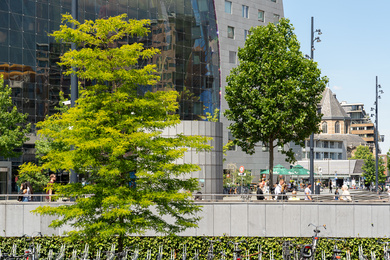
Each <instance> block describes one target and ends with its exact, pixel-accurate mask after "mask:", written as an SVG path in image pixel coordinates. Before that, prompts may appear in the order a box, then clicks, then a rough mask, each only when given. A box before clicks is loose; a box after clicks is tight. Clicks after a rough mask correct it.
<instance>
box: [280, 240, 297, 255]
mask: <svg viewBox="0 0 390 260" xmlns="http://www.w3.org/2000/svg"><path fill="white" fill-rule="evenodd" d="M294 246H295V245H294V244H293V243H291V241H284V242H283V245H282V255H283V260H294V259H296V250H295V247H294Z"/></svg>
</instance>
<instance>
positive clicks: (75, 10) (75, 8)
mask: <svg viewBox="0 0 390 260" xmlns="http://www.w3.org/2000/svg"><path fill="white" fill-rule="evenodd" d="M78 14H79V1H78V0H72V17H73V19H75V20H76V21H78V19H79V17H78ZM71 49H72V50H76V44H75V43H74V42H72V43H71ZM74 69H75V68H74ZM70 86H71V87H70V104H71V107H74V106H75V103H76V100H77V98H78V96H79V88H78V84H77V76H76V74H74V73H73V74H72V75H71V78H70ZM71 149H72V150H73V149H74V147H71ZM69 182H70V183H77V182H78V178H77V173H76V172H75V171H74V170H73V169H71V170H70V177H69Z"/></svg>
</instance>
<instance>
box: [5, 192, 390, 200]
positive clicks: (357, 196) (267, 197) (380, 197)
mask: <svg viewBox="0 0 390 260" xmlns="http://www.w3.org/2000/svg"><path fill="white" fill-rule="evenodd" d="M19 196H20V195H19V194H0V202H2V201H6V202H16V203H32V202H47V203H53V202H60V203H64V202H65V203H66V202H72V201H74V200H72V199H71V198H69V197H58V195H49V194H32V195H31V197H32V198H31V201H29V202H22V201H18V198H19ZM22 196H23V195H22ZM51 196H53V197H54V196H55V200H54V198H53V199H51V200H50V199H49V197H51ZM90 196H93V194H87V195H84V197H90ZM79 197H80V196H79ZM261 197H263V199H261ZM310 197H311V200H309V199H308V198H307V196H306V195H305V194H297V195H292V194H283V195H280V194H279V195H275V194H263V195H259V194H255V193H247V194H199V193H197V194H193V199H194V201H195V202H202V203H203V202H221V203H222V202H250V203H269V202H274V203H275V202H277V203H295V202H307V203H313V202H316V203H322V202H334V203H367V202H370V203H390V196H389V195H387V194H386V193H382V194H376V193H371V192H370V193H367V194H351V195H349V196H347V197H346V198H344V196H343V195H337V196H335V195H334V194H330V193H325V194H312V195H310Z"/></svg>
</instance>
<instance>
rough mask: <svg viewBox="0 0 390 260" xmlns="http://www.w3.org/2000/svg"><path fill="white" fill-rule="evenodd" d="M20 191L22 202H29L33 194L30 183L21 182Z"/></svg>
mask: <svg viewBox="0 0 390 260" xmlns="http://www.w3.org/2000/svg"><path fill="white" fill-rule="evenodd" d="M20 190H21V191H22V192H21V194H23V198H22V202H29V201H31V194H33V190H32V187H31V184H30V182H28V181H26V182H23V183H22V185H21V186H20Z"/></svg>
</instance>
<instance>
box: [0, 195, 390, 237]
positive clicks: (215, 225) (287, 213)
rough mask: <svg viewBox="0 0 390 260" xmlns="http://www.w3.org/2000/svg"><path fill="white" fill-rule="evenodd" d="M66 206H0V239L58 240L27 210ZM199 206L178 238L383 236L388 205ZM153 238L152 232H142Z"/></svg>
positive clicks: (388, 230)
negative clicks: (195, 221)
mask: <svg viewBox="0 0 390 260" xmlns="http://www.w3.org/2000/svg"><path fill="white" fill-rule="evenodd" d="M70 203H71V202H66V203H64V202H54V203H53V202H52V203H43V202H26V203H23V202H15V201H1V202H0V232H1V233H0V236H22V235H24V234H31V233H32V232H36V231H41V232H42V234H45V235H62V234H63V232H64V231H69V230H70V227H62V228H61V229H52V228H48V225H49V224H50V222H51V221H52V220H53V219H55V217H52V216H39V215H36V214H33V213H30V211H31V210H33V209H35V208H37V207H38V206H43V205H52V206H56V205H66V204H70ZM196 203H197V204H198V205H201V206H202V207H203V210H202V212H200V213H198V216H200V217H202V219H201V221H200V222H199V227H198V228H196V229H190V230H187V231H185V232H183V233H182V234H180V235H182V236H221V235H227V236H262V237H310V236H311V235H312V234H313V227H308V224H309V223H313V224H315V225H326V226H327V229H326V230H321V234H320V235H321V236H326V237H378V238H379V237H388V236H389V234H390V205H389V204H388V203H383V202H382V203H368V202H367V203H359V204H352V203H344V202H323V203H315V202H306V201H294V202H288V203H280V202H275V201H273V202H272V201H267V202H238V201H237V202H204V201H200V202H196ZM147 235H149V236H154V235H156V234H154V233H153V232H148V234H147Z"/></svg>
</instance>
